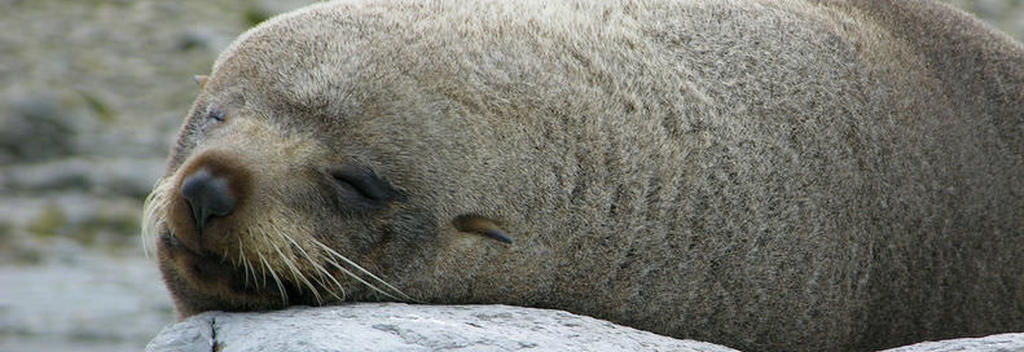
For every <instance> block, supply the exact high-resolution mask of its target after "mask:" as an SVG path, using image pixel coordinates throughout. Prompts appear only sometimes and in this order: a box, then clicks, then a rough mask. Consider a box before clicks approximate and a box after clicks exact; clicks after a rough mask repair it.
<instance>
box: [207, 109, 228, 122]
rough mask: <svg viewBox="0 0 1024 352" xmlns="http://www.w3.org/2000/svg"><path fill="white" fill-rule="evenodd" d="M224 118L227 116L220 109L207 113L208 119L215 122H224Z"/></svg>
mask: <svg viewBox="0 0 1024 352" xmlns="http://www.w3.org/2000/svg"><path fill="white" fill-rule="evenodd" d="M224 116H225V114H224V111H223V110H220V109H213V110H210V112H208V113H206V117H207V118H208V119H210V120H214V121H217V122H224Z"/></svg>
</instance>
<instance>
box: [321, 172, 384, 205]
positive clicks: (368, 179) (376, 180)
mask: <svg viewBox="0 0 1024 352" xmlns="http://www.w3.org/2000/svg"><path fill="white" fill-rule="evenodd" d="M326 173H327V174H328V175H329V176H331V178H333V179H334V182H335V183H337V184H339V185H340V186H342V187H343V188H349V189H352V190H354V191H355V192H356V193H358V194H359V195H360V196H362V197H363V198H366V199H369V200H372V201H378V202H384V201H389V200H393V199H395V198H396V195H397V191H395V189H394V188H392V187H391V185H390V184H389V183H388V182H387V181H385V180H384V179H383V178H381V177H380V176H377V174H376V173H374V172H373V170H370V169H369V168H365V167H360V166H355V165H343V166H341V167H336V168H330V169H327V170H326Z"/></svg>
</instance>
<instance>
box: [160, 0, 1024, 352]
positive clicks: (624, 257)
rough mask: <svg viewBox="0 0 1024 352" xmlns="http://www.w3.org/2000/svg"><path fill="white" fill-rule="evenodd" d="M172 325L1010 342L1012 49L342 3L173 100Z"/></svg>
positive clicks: (874, 342) (1004, 41)
mask: <svg viewBox="0 0 1024 352" xmlns="http://www.w3.org/2000/svg"><path fill="white" fill-rule="evenodd" d="M200 81H201V83H202V89H201V93H200V94H199V96H198V98H197V99H196V101H195V104H194V105H193V107H192V109H191V111H190V112H189V114H188V118H187V120H186V122H185V124H184V126H183V128H182V130H181V132H180V135H179V138H178V141H177V144H176V145H175V146H174V148H173V151H172V155H171V157H170V161H169V166H168V169H167V174H166V177H165V178H164V179H163V180H162V181H161V182H159V183H158V185H157V186H156V189H155V190H154V191H153V194H152V195H151V197H150V199H149V201H148V203H147V206H146V210H145V216H146V220H145V228H144V233H145V236H146V238H147V239H148V240H150V241H151V242H153V243H154V244H155V247H156V252H157V255H158V258H159V265H160V268H161V270H162V272H163V275H164V279H165V281H166V282H167V286H168V288H169V289H170V291H171V293H172V295H173V297H174V300H175V302H176V306H177V309H178V312H179V314H180V315H181V316H189V315H192V314H196V313H198V312H201V311H205V310H215V309H216V310H263V309H274V308H280V307H284V306H288V305H323V304H336V303H340V302H345V301H379V300H399V301H407V302H421V303H435V304H454V303H501V304H512V305H521V306H532V307H547V308H557V309H563V310H567V311H570V312H574V313H579V314H586V315H590V316H594V317H598V318H603V319H608V320H611V321H613V322H617V323H620V324H625V325H629V326H633V327H636V328H640V329H645V330H649V331H653V332H657V333H661V334H666V335H670V336H675V337H680V338H692V339H700V340H705V341H710V342H715V343H720V344H724V345H728V346H731V347H736V348H741V349H749V350H763V351H770V350H862V349H867V348H881V347H888V346H894V345H900V344H905V343H910V342H915V341H920V340H923V339H938V338H948V337H958V336H972V335H980V334H989V333H995V332H1003V331H1011V330H1017V331H1019V330H1022V329H1024V255H1021V254H1022V253H1024V176H1022V175H1024V48H1022V45H1021V44H1020V43H1017V42H1014V41H1013V40H1011V39H1009V38H1008V37H1007V36H1005V35H1003V34H999V33H996V32H994V31H992V30H990V29H989V28H988V27H986V26H984V25H982V24H981V23H979V22H978V21H976V20H974V19H972V18H970V17H968V16H966V15H964V14H963V13H961V12H959V11H957V10H953V9H951V8H949V7H947V6H944V5H941V4H937V3H933V2H927V1H895V0H894V1H882V0H879V1H851V2H845V1H753V0H751V1H716V0H709V1H682V0H679V1H671V0H643V1H641V0H615V1H597V0H593V1H587V0H573V1H562V2H549V1H543V0H524V1H499V0H469V1H467V0H459V1H456V0H429V1H411V0H409V1H403V0H388V1H361V0H356V1H344V2H333V3H326V4H320V5H316V6H312V7H309V8H305V9H302V10H299V11H296V12H292V13H289V14H286V15H282V16H279V17H276V18H274V19H272V20H269V21H267V22H266V23H263V24H261V25H260V26H258V27H256V28H254V29H252V30H250V31H249V32H247V33H245V34H244V35H242V36H241V37H240V38H239V39H238V40H237V41H236V42H234V44H232V45H231V46H230V47H229V48H228V49H227V50H226V51H225V52H224V53H223V54H222V55H221V56H220V58H219V59H218V60H217V61H216V63H215V64H214V67H213V70H212V73H211V75H210V77H209V78H208V79H206V78H202V79H200Z"/></svg>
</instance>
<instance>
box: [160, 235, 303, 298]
mask: <svg viewBox="0 0 1024 352" xmlns="http://www.w3.org/2000/svg"><path fill="white" fill-rule="evenodd" d="M157 251H158V254H159V255H160V256H161V257H162V258H163V259H164V261H163V262H162V263H163V265H165V266H166V267H165V268H164V269H165V275H168V276H170V277H168V279H171V280H175V281H182V283H181V284H182V285H184V286H182V285H179V286H169V287H171V289H172V290H174V289H175V288H177V289H178V290H184V289H186V287H187V290H188V291H190V292H189V293H188V294H182V295H179V297H181V298H182V299H180V300H179V302H177V303H178V305H179V308H180V310H182V311H196V312H198V311H204V310H224V311H247V310H267V309H277V308H281V307H286V306H289V305H296V304H309V303H308V302H307V301H308V299H307V297H306V296H307V295H306V294H304V292H303V290H301V289H299V288H298V286H297V285H295V284H293V283H292V282H290V281H287V280H283V279H282V280H281V281H280V282H274V283H267V282H262V281H258V280H257V279H256V277H257V275H255V273H252V272H248V271H247V270H246V269H245V267H240V266H238V265H235V264H234V263H231V262H230V261H229V260H227V259H226V258H224V257H222V256H220V255H217V254H213V253H209V252H205V251H197V250H194V249H192V248H189V247H188V246H186V245H185V244H184V243H183V242H181V241H179V240H178V238H177V237H175V236H174V234H172V233H170V232H165V233H162V234H161V235H160V237H159V242H158V245H157ZM193 298H196V299H193ZM198 298H201V299H198ZM194 302H203V303H202V304H197V303H194Z"/></svg>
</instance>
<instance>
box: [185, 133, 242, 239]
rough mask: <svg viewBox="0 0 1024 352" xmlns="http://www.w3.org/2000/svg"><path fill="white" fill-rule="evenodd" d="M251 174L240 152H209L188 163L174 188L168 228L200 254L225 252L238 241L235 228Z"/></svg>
mask: <svg viewBox="0 0 1024 352" xmlns="http://www.w3.org/2000/svg"><path fill="white" fill-rule="evenodd" d="M250 178H251V175H250V173H249V172H248V168H246V167H245V166H244V165H243V164H242V163H241V161H240V158H239V156H238V155H236V154H234V153H230V152H225V151H221V150H217V151H207V152H205V153H202V154H199V155H197V156H195V157H193V158H191V159H190V160H189V161H187V162H186V163H185V165H184V166H183V167H182V169H181V170H180V172H179V176H178V178H177V183H176V186H175V188H172V190H171V191H170V193H171V195H170V196H171V201H170V202H171V206H170V208H169V209H168V214H167V218H168V228H169V230H170V233H171V235H172V236H174V237H176V238H177V239H178V240H179V241H180V242H181V244H182V245H183V246H184V247H185V248H188V249H189V250H192V251H194V252H197V253H203V252H211V253H221V252H223V251H224V250H226V249H228V248H229V247H230V246H231V245H232V244H234V243H236V239H235V238H234V237H233V236H232V235H231V231H232V230H231V229H233V228H234V227H235V225H236V224H237V222H238V219H239V218H238V217H239V214H241V211H242V210H244V209H243V208H244V207H245V203H246V201H247V199H248V189H249V184H250V183H251V181H250Z"/></svg>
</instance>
